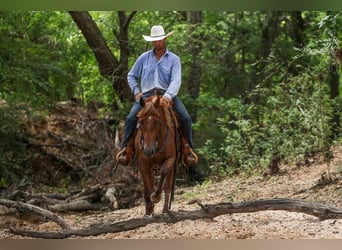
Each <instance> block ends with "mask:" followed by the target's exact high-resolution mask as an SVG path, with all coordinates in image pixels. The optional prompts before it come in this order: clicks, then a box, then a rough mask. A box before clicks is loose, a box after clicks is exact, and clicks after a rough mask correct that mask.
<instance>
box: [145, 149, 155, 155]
mask: <svg viewBox="0 0 342 250" xmlns="http://www.w3.org/2000/svg"><path fill="white" fill-rule="evenodd" d="M155 153H156V147H144V154H145V155H146V156H147V157H152V156H154V154H155Z"/></svg>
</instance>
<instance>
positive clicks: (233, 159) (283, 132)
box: [200, 69, 332, 174]
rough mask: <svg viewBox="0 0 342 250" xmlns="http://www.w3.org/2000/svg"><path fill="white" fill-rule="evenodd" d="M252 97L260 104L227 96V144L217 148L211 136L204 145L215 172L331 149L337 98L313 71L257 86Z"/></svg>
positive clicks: (248, 168)
mask: <svg viewBox="0 0 342 250" xmlns="http://www.w3.org/2000/svg"><path fill="white" fill-rule="evenodd" d="M247 99H248V100H258V102H243V101H242V100H239V99H229V100H226V105H225V106H226V109H225V110H226V114H225V115H224V116H222V117H219V118H218V119H217V122H218V125H219V126H220V129H221V136H222V137H223V138H225V139H224V142H223V143H222V144H221V147H220V148H219V149H218V150H214V149H213V148H212V147H211V143H212V141H211V140H208V141H207V144H206V145H205V147H202V148H201V151H200V152H201V154H203V155H204V156H205V157H206V158H207V160H208V162H209V163H210V166H214V168H216V170H215V172H216V174H217V173H218V171H219V172H220V173H221V174H222V173H234V172H252V171H254V170H255V169H256V168H258V167H260V168H265V167H268V166H269V164H270V162H271V160H272V158H273V157H274V156H278V157H280V158H281V159H286V160H288V161H290V160H299V159H303V158H305V157H307V156H311V155H313V154H316V153H319V152H325V150H326V149H327V147H328V148H329V145H327V142H328V141H329V137H330V131H331V117H332V101H331V100H330V98H329V91H328V88H327V85H325V84H324V83H322V82H321V81H318V80H317V78H315V75H312V69H311V70H308V71H307V72H303V73H302V74H301V75H299V76H292V77H288V78H286V79H284V81H281V82H279V83H276V84H273V85H272V87H271V88H263V87H258V88H256V89H255V90H254V91H253V92H252V93H250V95H249V97H248V98H247ZM232 104H234V105H232ZM220 107H221V108H223V107H224V105H220ZM208 156H209V157H208ZM219 156H221V157H219ZM218 169H219V170H218Z"/></svg>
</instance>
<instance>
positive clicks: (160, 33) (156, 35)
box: [143, 25, 173, 42]
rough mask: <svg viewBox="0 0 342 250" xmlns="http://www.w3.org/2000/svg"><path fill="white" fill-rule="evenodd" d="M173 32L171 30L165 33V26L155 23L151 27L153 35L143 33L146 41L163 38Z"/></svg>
mask: <svg viewBox="0 0 342 250" xmlns="http://www.w3.org/2000/svg"><path fill="white" fill-rule="evenodd" d="M172 33H173V31H171V32H169V33H167V34H166V35H165V31H164V28H163V26H161V25H155V26H153V27H152V28H151V35H150V36H145V35H143V37H144V39H145V40H146V41H148V42H153V41H159V40H163V39H164V38H166V37H168V36H169V35H172Z"/></svg>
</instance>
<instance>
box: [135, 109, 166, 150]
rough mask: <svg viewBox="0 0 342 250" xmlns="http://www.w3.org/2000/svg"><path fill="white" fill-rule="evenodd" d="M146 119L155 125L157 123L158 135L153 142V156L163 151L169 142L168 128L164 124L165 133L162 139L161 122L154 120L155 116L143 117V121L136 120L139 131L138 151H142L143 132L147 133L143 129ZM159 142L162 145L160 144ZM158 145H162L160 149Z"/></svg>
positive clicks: (157, 119)
mask: <svg viewBox="0 0 342 250" xmlns="http://www.w3.org/2000/svg"><path fill="white" fill-rule="evenodd" d="M146 119H153V120H154V122H155V123H158V128H156V129H158V134H157V136H156V140H155V142H154V144H155V145H154V146H155V148H156V152H154V154H156V153H158V152H161V151H163V150H164V149H165V148H166V145H168V142H169V140H170V127H169V126H168V125H167V124H165V126H166V133H165V135H164V137H163V138H162V121H161V119H159V118H156V116H155V115H154V116H153V115H151V114H150V115H148V116H146V117H144V118H143V119H140V120H138V123H137V129H138V130H139V131H140V138H139V148H140V150H142V151H144V132H148V131H145V130H144V129H143V128H144V121H145V120H146ZM160 141H161V142H162V143H160ZM163 143H164V144H163ZM160 144H162V147H159V146H160Z"/></svg>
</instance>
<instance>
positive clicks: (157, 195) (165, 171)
mask: <svg viewBox="0 0 342 250" xmlns="http://www.w3.org/2000/svg"><path fill="white" fill-rule="evenodd" d="M169 174H170V167H169V166H168V164H167V162H166V164H163V165H162V166H161V168H160V179H159V182H158V184H157V187H156V191H154V192H153V193H152V194H151V201H152V202H153V203H158V202H159V201H160V200H161V193H162V191H163V186H164V182H165V180H166V179H167V177H168V175H169Z"/></svg>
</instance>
